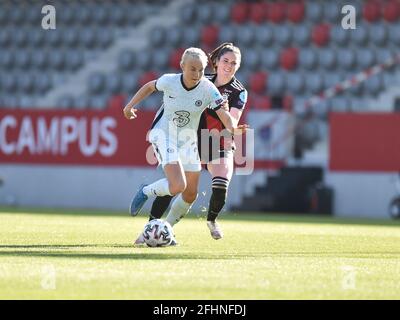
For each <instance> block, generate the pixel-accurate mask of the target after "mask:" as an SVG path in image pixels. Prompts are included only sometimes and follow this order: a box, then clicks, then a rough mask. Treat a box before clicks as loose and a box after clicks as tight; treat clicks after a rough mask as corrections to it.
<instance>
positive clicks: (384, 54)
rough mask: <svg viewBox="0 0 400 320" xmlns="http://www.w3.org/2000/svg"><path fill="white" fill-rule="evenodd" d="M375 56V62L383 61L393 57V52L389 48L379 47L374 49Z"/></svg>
mask: <svg viewBox="0 0 400 320" xmlns="http://www.w3.org/2000/svg"><path fill="white" fill-rule="evenodd" d="M375 56H376V62H377V63H384V62H386V61H387V60H388V59H390V58H392V57H393V53H392V51H391V50H390V49H386V48H382V49H381V48H379V49H375Z"/></svg>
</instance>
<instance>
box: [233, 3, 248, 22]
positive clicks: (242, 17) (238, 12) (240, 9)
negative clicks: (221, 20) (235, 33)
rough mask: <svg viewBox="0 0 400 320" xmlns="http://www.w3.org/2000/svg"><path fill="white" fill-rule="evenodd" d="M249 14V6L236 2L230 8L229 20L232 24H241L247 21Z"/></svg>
mask: <svg viewBox="0 0 400 320" xmlns="http://www.w3.org/2000/svg"><path fill="white" fill-rule="evenodd" d="M249 13H250V6H249V4H248V3H246V2H237V3H235V4H234V5H233V6H232V8H231V20H232V21H233V22H234V23H238V24H242V23H244V22H246V21H247V19H248V17H249Z"/></svg>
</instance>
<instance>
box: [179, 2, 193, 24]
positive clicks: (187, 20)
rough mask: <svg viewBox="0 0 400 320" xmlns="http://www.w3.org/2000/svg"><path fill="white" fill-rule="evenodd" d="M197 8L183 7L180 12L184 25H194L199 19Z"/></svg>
mask: <svg viewBox="0 0 400 320" xmlns="http://www.w3.org/2000/svg"><path fill="white" fill-rule="evenodd" d="M196 13H197V6H195V5H191V6H183V8H182V10H181V12H180V18H181V21H182V22H183V23H184V24H192V23H193V22H194V21H196V19H197V14H196Z"/></svg>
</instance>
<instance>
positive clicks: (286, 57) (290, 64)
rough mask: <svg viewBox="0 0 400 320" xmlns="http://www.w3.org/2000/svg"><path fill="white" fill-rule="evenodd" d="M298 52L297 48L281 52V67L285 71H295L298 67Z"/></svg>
mask: <svg viewBox="0 0 400 320" xmlns="http://www.w3.org/2000/svg"><path fill="white" fill-rule="evenodd" d="M298 51H299V50H298V49H297V48H285V49H283V50H282V51H281V54H280V65H281V67H282V68H283V69H286V70H293V69H294V68H296V67H297V63H298Z"/></svg>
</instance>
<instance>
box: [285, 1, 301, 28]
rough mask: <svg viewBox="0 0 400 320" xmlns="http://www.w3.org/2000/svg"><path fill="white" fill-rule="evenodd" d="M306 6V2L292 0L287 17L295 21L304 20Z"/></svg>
mask: <svg viewBox="0 0 400 320" xmlns="http://www.w3.org/2000/svg"><path fill="white" fill-rule="evenodd" d="M304 14H305V6H304V2H302V1H298V2H291V3H289V4H288V7H287V14H286V15H287V18H288V20H289V21H291V22H293V23H299V22H301V21H303V20H304Z"/></svg>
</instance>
